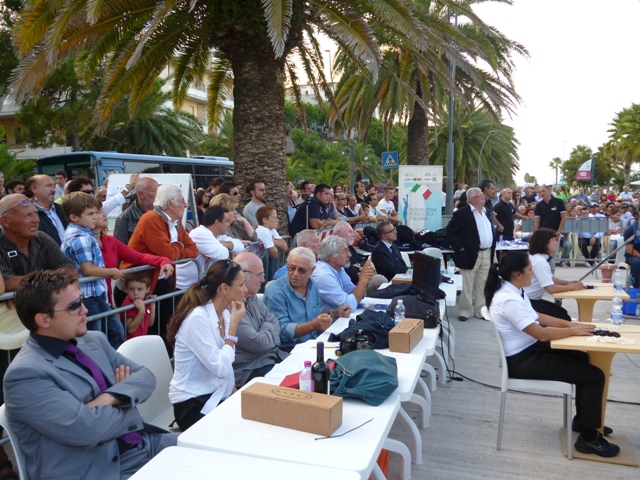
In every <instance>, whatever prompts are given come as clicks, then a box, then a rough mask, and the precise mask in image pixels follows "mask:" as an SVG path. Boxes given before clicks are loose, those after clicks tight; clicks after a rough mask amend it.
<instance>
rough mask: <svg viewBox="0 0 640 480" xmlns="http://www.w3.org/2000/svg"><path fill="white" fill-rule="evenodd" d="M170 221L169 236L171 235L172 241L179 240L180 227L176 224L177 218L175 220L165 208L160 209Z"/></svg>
mask: <svg viewBox="0 0 640 480" xmlns="http://www.w3.org/2000/svg"><path fill="white" fill-rule="evenodd" d="M160 211H161V212H162V214H163V215H164V216H165V218H166V219H167V221H168V222H169V236H170V237H171V243H173V242H177V241H178V227H177V226H176V223H177V222H178V221H177V220H176V221H175V222H174V221H173V220H171V217H169V215H167V214H166V212H165V211H164V210H160Z"/></svg>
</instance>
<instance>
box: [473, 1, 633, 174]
mask: <svg viewBox="0 0 640 480" xmlns="http://www.w3.org/2000/svg"><path fill="white" fill-rule="evenodd" d="M474 10H475V11H476V13H477V14H478V15H479V17H480V18H481V19H482V20H483V21H485V22H486V23H488V24H490V25H492V26H494V27H496V28H497V29H498V30H500V31H501V32H502V33H503V34H504V35H506V36H507V37H508V38H510V39H512V40H515V41H517V42H519V43H520V44H522V45H524V46H525V47H526V49H527V50H528V51H529V58H522V57H516V58H515V63H516V68H517V70H516V71H515V72H514V74H513V78H514V81H515V86H516V91H517V92H518V94H519V95H520V96H521V98H522V103H521V105H520V106H519V107H517V109H516V110H515V114H514V116H513V117H512V118H511V119H506V120H505V122H504V123H505V124H508V125H510V126H511V127H513V128H514V130H515V136H516V138H517V139H518V140H519V141H520V146H519V149H518V155H519V163H520V171H519V172H518V174H517V175H516V181H517V183H518V184H519V185H522V184H523V182H524V180H523V177H524V174H525V173H529V174H531V175H534V176H535V177H536V179H537V180H538V182H539V183H553V182H555V170H554V169H551V168H549V166H548V165H549V162H550V161H551V160H552V159H553V158H554V157H560V158H562V159H563V160H566V159H567V158H568V157H569V154H570V153H571V150H572V149H573V148H574V147H576V146H577V145H587V146H589V147H591V149H592V150H594V151H596V150H597V149H598V147H600V146H601V145H602V144H603V143H605V142H606V141H607V140H608V137H609V133H608V132H607V130H608V129H609V128H610V125H609V124H610V123H611V122H612V121H613V119H614V118H615V115H616V113H617V112H619V111H621V110H622V109H624V108H628V107H630V106H631V104H632V103H640V61H639V59H640V57H639V53H638V51H639V49H638V46H639V43H640V41H639V38H640V37H639V35H638V21H640V1H639V0H608V1H606V2H602V1H598V2H596V1H594V0H581V1H579V0H554V1H551V0H514V1H513V5H511V6H509V5H505V4H498V3H493V2H487V3H484V4H481V5H478V6H476V7H475V8H474Z"/></svg>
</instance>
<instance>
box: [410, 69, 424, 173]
mask: <svg viewBox="0 0 640 480" xmlns="http://www.w3.org/2000/svg"><path fill="white" fill-rule="evenodd" d="M416 95H417V96H418V97H420V98H422V87H421V85H420V81H419V80H418V85H417V87H416ZM428 134H429V120H428V119H427V114H426V112H425V111H424V108H422V106H421V105H420V104H419V103H418V102H417V101H416V102H415V103H414V105H413V115H411V119H410V120H409V124H408V125H407V163H408V164H409V165H429V141H428V140H429V135H428Z"/></svg>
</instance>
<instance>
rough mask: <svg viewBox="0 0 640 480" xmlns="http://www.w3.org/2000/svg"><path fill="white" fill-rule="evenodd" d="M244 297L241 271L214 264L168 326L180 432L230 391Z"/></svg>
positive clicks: (173, 400)
mask: <svg viewBox="0 0 640 480" xmlns="http://www.w3.org/2000/svg"><path fill="white" fill-rule="evenodd" d="M245 293H246V288H245V286H244V273H243V272H242V269H241V268H240V267H239V266H238V265H236V264H235V263H233V262H232V261H230V260H219V261H217V262H215V263H214V264H213V265H211V267H210V268H209V270H208V271H207V274H206V276H205V277H204V278H203V279H202V280H201V281H200V282H199V283H196V284H195V285H193V286H192V287H191V288H190V289H189V290H188V291H187V293H185V294H184V297H182V300H180V303H179V304H178V307H177V309H176V313H175V315H174V316H173V318H172V319H171V322H170V323H169V326H168V328H167V339H168V341H169V342H170V343H172V344H174V345H175V351H174V358H175V370H174V373H173V379H172V380H171V384H170V386H169V400H170V401H171V403H173V411H174V414H175V417H176V422H177V423H178V426H179V427H180V429H181V430H183V431H184V430H186V429H187V428H189V427H190V426H191V425H193V424H194V423H196V422H197V421H198V420H200V419H201V418H202V417H204V416H205V415H206V414H207V413H209V412H210V411H211V410H213V409H214V408H216V406H218V404H219V403H220V402H221V401H223V400H224V399H226V398H227V397H228V396H229V395H231V393H233V389H234V374H233V366H232V364H233V361H234V359H235V346H236V342H237V341H238V338H237V337H236V329H237V328H238V324H239V323H240V321H241V320H242V318H243V317H244V314H245V307H244V301H243V299H244V294H245Z"/></svg>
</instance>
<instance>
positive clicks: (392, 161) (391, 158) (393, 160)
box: [382, 152, 399, 168]
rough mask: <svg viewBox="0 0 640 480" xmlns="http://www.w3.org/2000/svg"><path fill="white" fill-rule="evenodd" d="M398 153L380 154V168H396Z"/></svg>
mask: <svg viewBox="0 0 640 480" xmlns="http://www.w3.org/2000/svg"><path fill="white" fill-rule="evenodd" d="M398 164H399V162H398V152H382V168H398Z"/></svg>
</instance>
